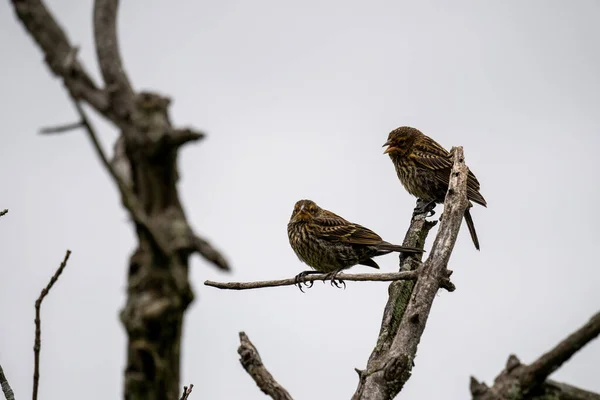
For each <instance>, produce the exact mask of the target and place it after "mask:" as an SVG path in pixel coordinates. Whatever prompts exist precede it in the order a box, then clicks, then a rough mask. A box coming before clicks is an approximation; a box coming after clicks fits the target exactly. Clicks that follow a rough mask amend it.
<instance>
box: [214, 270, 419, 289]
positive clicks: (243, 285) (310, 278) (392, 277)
mask: <svg viewBox="0 0 600 400" xmlns="http://www.w3.org/2000/svg"><path fill="white" fill-rule="evenodd" d="M417 275H418V273H417V271H405V272H388V273H381V274H344V273H340V274H338V275H337V276H336V278H335V279H336V280H342V281H357V282H364V281H373V282H389V281H399V280H415V279H417ZM326 276H327V274H313V275H307V276H305V277H304V278H303V281H304V282H314V281H321V280H331V278H327V279H325V277H326ZM204 284H205V285H206V286H211V287H215V288H217V289H230V290H246V289H260V288H267V287H276V286H291V285H295V284H296V278H295V277H294V278H287V279H279V280H272V281H256V282H214V281H204Z"/></svg>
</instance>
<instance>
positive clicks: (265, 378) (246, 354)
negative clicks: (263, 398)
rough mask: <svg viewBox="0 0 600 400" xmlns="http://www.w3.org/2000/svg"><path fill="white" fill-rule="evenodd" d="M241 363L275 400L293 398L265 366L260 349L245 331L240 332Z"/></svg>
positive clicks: (239, 349) (263, 390)
mask: <svg viewBox="0 0 600 400" xmlns="http://www.w3.org/2000/svg"><path fill="white" fill-rule="evenodd" d="M238 354H239V355H240V363H241V364H242V367H244V369H245V370H246V372H248V374H249V375H250V376H251V377H252V379H254V382H256V385H257V386H258V387H259V388H260V390H261V391H262V392H263V393H264V394H266V395H267V396H270V397H271V398H272V399H273V400H292V396H290V394H289V393H288V391H287V390H285V389H284V388H283V387H282V386H281V385H280V384H279V383H277V381H276V380H275V378H273V375H271V373H270V372H269V371H268V370H267V368H265V366H264V364H263V362H262V360H261V358H260V355H259V354H258V350H256V347H254V345H253V344H252V342H251V341H250V339H249V338H248V336H247V335H246V334H245V333H244V332H240V347H239V348H238Z"/></svg>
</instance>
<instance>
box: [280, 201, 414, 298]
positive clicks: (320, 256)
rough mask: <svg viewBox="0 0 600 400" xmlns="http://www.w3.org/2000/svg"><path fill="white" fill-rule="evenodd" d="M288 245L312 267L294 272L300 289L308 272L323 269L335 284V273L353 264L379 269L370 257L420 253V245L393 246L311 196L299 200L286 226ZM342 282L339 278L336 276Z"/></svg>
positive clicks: (336, 284) (311, 272)
mask: <svg viewBox="0 0 600 400" xmlns="http://www.w3.org/2000/svg"><path fill="white" fill-rule="evenodd" d="M287 231H288V237H289V240H290V245H291V246H292V249H293V250H294V252H295V253H296V255H297V256H298V258H300V260H301V261H302V262H304V263H306V264H308V265H309V266H310V267H312V268H314V271H312V270H311V271H303V272H301V273H300V274H298V275H297V276H296V284H297V285H298V287H299V288H300V289H302V287H301V283H302V278H304V277H305V276H306V275H308V274H315V273H326V274H327V275H326V277H325V278H324V279H323V281H325V279H328V278H330V279H331V284H332V285H335V286H337V287H339V285H338V283H337V282H336V279H335V277H336V275H337V274H338V273H339V272H340V271H342V270H345V269H347V268H350V267H352V266H354V265H356V264H361V265H366V266H369V267H372V268H377V269H379V265H377V263H376V262H375V261H373V257H377V256H381V255H384V254H388V253H391V252H393V251H397V252H402V253H423V250H422V249H416V248H412V247H402V246H396V245H393V244H391V243H388V242H386V241H384V240H383V239H382V238H381V236H379V235H378V234H376V233H375V232H373V231H372V230H370V229H368V228H365V227H364V226H361V225H358V224H354V223H352V222H348V221H346V220H345V219H344V218H342V217H340V216H339V215H336V214H334V213H332V212H331V211H328V210H325V209H323V208H321V207H319V206H318V205H317V204H316V203H315V202H314V201H312V200H299V201H298V202H296V205H295V206H294V211H293V212H292V216H291V218H290V221H289V222H288V226H287ZM337 281H339V282H341V283H343V282H342V281H341V280H339V279H338V280H337Z"/></svg>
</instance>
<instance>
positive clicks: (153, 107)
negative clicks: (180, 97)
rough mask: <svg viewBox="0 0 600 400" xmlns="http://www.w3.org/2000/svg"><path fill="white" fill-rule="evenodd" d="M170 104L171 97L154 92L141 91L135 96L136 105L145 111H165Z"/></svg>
mask: <svg viewBox="0 0 600 400" xmlns="http://www.w3.org/2000/svg"><path fill="white" fill-rule="evenodd" d="M170 104H171V99H170V98H169V97H166V96H161V95H159V94H158V93H154V92H147V91H142V92H139V93H138V94H137V96H136V98H135V105H136V107H137V108H138V109H140V110H144V111H146V112H157V111H162V112H166V111H167V109H168V108H169V105H170Z"/></svg>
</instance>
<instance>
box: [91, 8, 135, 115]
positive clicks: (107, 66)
mask: <svg viewBox="0 0 600 400" xmlns="http://www.w3.org/2000/svg"><path fill="white" fill-rule="evenodd" d="M118 7H119V0H95V2H94V39H95V42H96V54H97V56H98V64H99V65H100V70H101V72H102V77H103V78H104V83H105V84H106V87H107V88H109V96H110V98H111V102H112V103H113V104H112V105H113V109H114V110H115V112H116V113H117V114H118V115H119V116H120V117H122V118H123V117H124V118H123V119H127V117H128V116H130V115H131V113H132V112H133V110H134V93H133V90H132V88H131V84H130V83H129V78H127V74H126V73H125V69H124V68H123V62H122V61H121V54H120V52H119V41H118V39H117V9H118Z"/></svg>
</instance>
